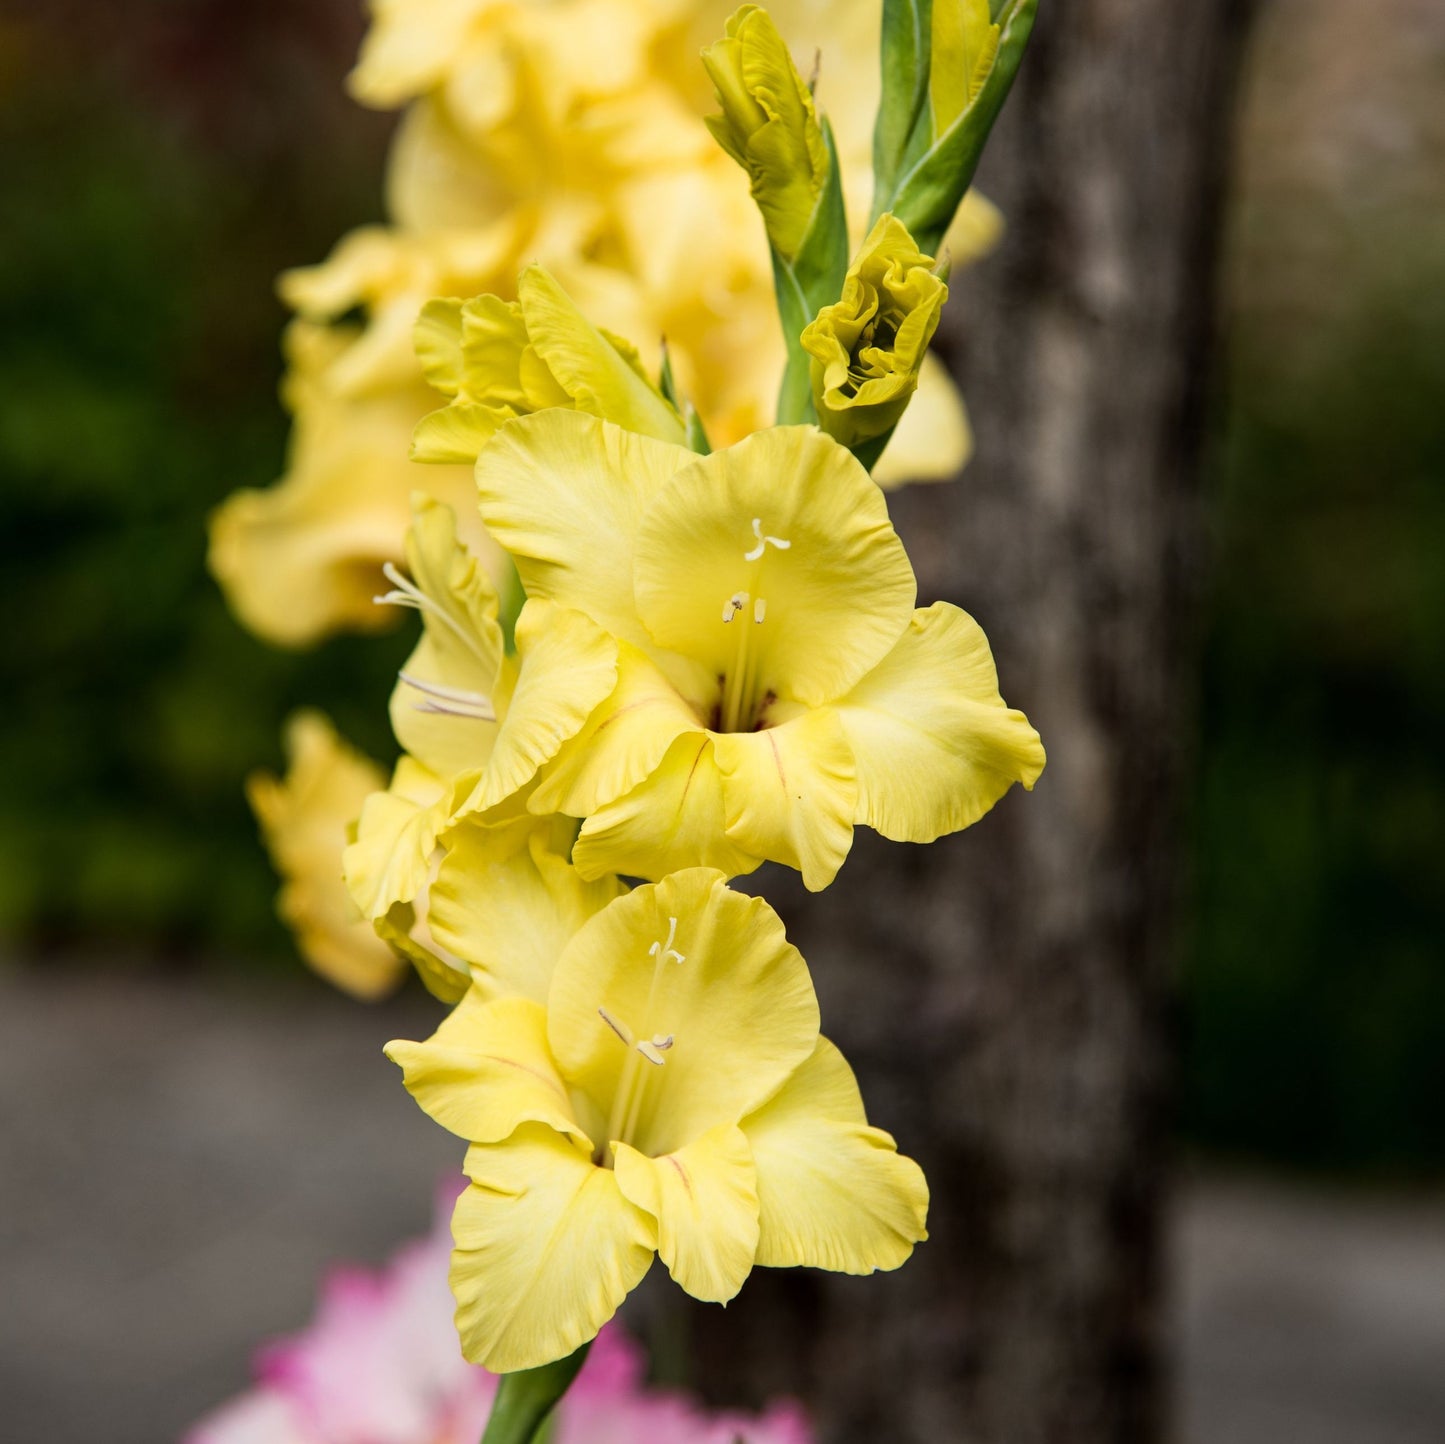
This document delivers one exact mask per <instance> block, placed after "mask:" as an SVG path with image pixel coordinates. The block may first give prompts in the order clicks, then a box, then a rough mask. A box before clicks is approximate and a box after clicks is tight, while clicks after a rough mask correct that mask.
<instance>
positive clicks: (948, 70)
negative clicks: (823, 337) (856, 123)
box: [873, 0, 1037, 252]
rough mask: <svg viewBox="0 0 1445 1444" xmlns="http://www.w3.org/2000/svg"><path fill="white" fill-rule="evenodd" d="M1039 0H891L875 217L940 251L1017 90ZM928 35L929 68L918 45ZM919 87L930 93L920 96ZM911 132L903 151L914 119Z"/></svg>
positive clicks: (877, 133) (877, 149)
mask: <svg viewBox="0 0 1445 1444" xmlns="http://www.w3.org/2000/svg"><path fill="white" fill-rule="evenodd" d="M1036 10H1037V0H1004V3H1003V4H1001V5H999V6H997V7H996V12H995V11H993V10H991V7H990V5H989V3H988V0H931V4H924V3H921V0H888V3H887V4H886V8H885V11H884V34H883V81H884V93H883V102H882V105H881V107H880V110H879V117H878V128H877V130H876V131H875V143H874V158H875V182H876V188H875V193H874V198H873V214H874V217H875V219H876V218H877V217H878V216H880V215H882V214H883V213H884V212H886V211H892V213H893V214H894V215H895V216H897V218H898V219H899V220H900V221H902V222H903V223H904V225H906V226H907V227H908V229H909V230H910V231H911V232H912V234H913V236H914V237H915V239H916V240H917V241H918V244H919V245H920V246H921V247H922V248H923V249H924V250H925V251H930V252H931V251H936V250H937V248H938V245H939V243H940V242H941V241H942V239H943V235H944V232H945V231H946V230H947V229H948V226H949V224H950V222H951V221H952V220H953V216H954V212H955V211H957V209H958V206H959V203H960V202H961V201H962V200H963V197H964V193H965V192H966V191H967V190H968V187H969V185H970V184H971V183H972V181H973V176H974V172H975V171H976V170H977V169H978V163H979V160H980V158H981V157H982V155H983V149H984V146H985V144H986V143H987V141H988V137H989V132H990V131H991V130H992V129H993V124H994V121H995V120H997V119H998V114H999V111H1000V110H1001V109H1002V108H1003V103H1004V101H1005V100H1006V99H1007V98H1008V93H1009V90H1010V89H1011V87H1012V86H1013V81H1014V76H1015V75H1016V74H1017V73H1018V68H1019V64H1020V62H1021V61H1022V59H1023V54H1024V50H1025V48H1026V47H1027V45H1028V40H1029V35H1030V33H1031V32H1032V30H1033V24H1034V15H1035V12H1036ZM925 35H926V36H927V41H926V44H927V53H926V55H925V56H924V59H923V61H922V63H920V61H919V58H918V44H919V40H920V38H921V37H923V36H925ZM920 86H921V87H922V89H921V92H920ZM910 115H911V116H912V126H911V130H910V132H909V134H908V136H907V139H906V141H904V142H903V143H902V149H901V152H900V149H899V136H900V133H901V129H902V123H903V120H904V118H905V117H907V116H910Z"/></svg>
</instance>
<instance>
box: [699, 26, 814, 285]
mask: <svg viewBox="0 0 1445 1444" xmlns="http://www.w3.org/2000/svg"><path fill="white" fill-rule="evenodd" d="M702 63H703V65H704V66H705V67H706V69H707V73H708V76H709V78H710V79H711V80H712V83H713V86H714V88H715V89H716V91H717V98H718V103H719V104H720V105H721V106H722V114H721V115H713V116H708V118H707V128H708V129H709V130H710V131H711V132H712V133H713V136H714V138H715V139H716V140H717V143H718V144H719V145H720V146H722V148H723V149H724V150H725V151H726V152H727V153H728V154H729V155H730V156H732V158H733V159H734V160H735V161H737V163H738V164H739V165H740V166H742V168H743V169H744V170H745V171H746V172H747V173H748V179H749V181H750V182H751V186H752V192H753V198H754V200H756V201H757V203H758V209H759V210H760V211H761V212H762V213H763V221H764V224H765V226H766V228H767V232H768V239H769V240H770V241H771V242H772V245H773V249H774V250H775V251H777V252H778V254H779V255H780V256H782V257H783V258H784V259H785V260H788V259H791V258H792V257H793V256H794V255H795V254H796V253H797V251H798V249H799V247H800V246H801V245H802V244H803V238H804V237H805V236H806V235H807V233H808V227H809V226H810V225H811V224H812V220H813V213H814V211H815V210H816V208H817V204H818V197H819V195H820V194H821V193H822V190H823V185H824V182H825V181H826V180H827V177H828V148H827V146H826V144H825V143H824V141H823V131H822V127H821V126H820V125H819V124H818V112H817V110H816V109H815V108H814V105H813V97H812V95H811V94H810V93H809V91H808V87H807V86H806V85H804V84H803V81H802V78H801V77H800V76H799V75H798V72H797V70H796V68H795V67H794V65H793V58H792V56H791V55H790V54H789V53H788V46H787V42H786V41H784V39H783V37H782V36H781V35H779V34H778V28H777V26H776V25H774V24H773V21H772V17H771V16H769V14H768V12H767V11H766V10H763V9H761V8H760V7H758V6H757V5H744V6H743V7H742V8H741V9H740V10H738V11H737V12H736V13H735V14H733V15H732V17H731V18H730V19H729V20H728V23H727V33H726V35H725V37H724V38H723V39H722V40H719V41H718V42H717V43H716V44H715V45H711V46H709V47H708V48H707V49H706V50H704V51H703V55H702Z"/></svg>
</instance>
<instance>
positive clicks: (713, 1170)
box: [616, 1123, 758, 1304]
mask: <svg viewBox="0 0 1445 1444" xmlns="http://www.w3.org/2000/svg"><path fill="white" fill-rule="evenodd" d="M616 1152H617V1163H616V1168H617V1186H618V1187H619V1188H620V1189H621V1190H622V1193H623V1196H624V1197H626V1198H628V1199H631V1201H632V1202H633V1203H635V1204H636V1205H637V1206H638V1207H639V1208H642V1209H646V1211H647V1212H648V1213H650V1214H651V1215H652V1216H653V1218H655V1219H656V1220H657V1253H658V1257H659V1258H661V1259H662V1261H663V1263H665V1264H666V1265H667V1267H668V1271H669V1272H670V1273H671V1274H672V1276H673V1278H674V1279H676V1280H677V1282H678V1283H679V1284H681V1285H682V1287H683V1288H684V1289H686V1290H687V1292H688V1293H690V1294H691V1295H692V1296H693V1298H695V1299H702V1300H703V1301H704V1302H705V1303H713V1304H725V1303H727V1301H728V1300H729V1299H731V1298H734V1297H735V1296H736V1295H737V1292H738V1290H739V1289H740V1288H742V1286H743V1281H744V1280H745V1279H746V1278H747V1276H748V1274H749V1273H750V1272H751V1271H752V1267H753V1258H754V1256H755V1255H756V1254H757V1250H758V1190H757V1174H756V1171H755V1169H754V1168H753V1157H752V1153H751V1152H750V1150H749V1148H748V1140H747V1139H746V1138H745V1137H744V1136H743V1131H742V1129H741V1128H739V1127H738V1126H737V1125H736V1124H735V1123H724V1124H720V1125H719V1126H718V1127H717V1128H713V1129H710V1130H709V1131H708V1132H707V1133H704V1134H703V1135H702V1137H701V1138H696V1139H694V1140H693V1141H692V1142H691V1143H689V1144H686V1145H685V1146H684V1147H682V1148H679V1149H677V1150H676V1151H675V1152H673V1153H665V1154H663V1155H662V1157H661V1158H649V1157H647V1155H646V1154H644V1153H639V1152H638V1151H637V1150H636V1149H635V1148H632V1147H629V1146H628V1145H627V1144H626V1143H620V1144H618V1146H617V1150H616Z"/></svg>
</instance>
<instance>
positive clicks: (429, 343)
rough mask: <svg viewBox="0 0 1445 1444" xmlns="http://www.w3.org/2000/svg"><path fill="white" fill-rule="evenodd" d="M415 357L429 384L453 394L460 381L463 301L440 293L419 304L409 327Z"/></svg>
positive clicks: (444, 392) (456, 390)
mask: <svg viewBox="0 0 1445 1444" xmlns="http://www.w3.org/2000/svg"><path fill="white" fill-rule="evenodd" d="M412 341H413V343H414V345H415V346H416V359H417V360H418V361H420V362H421V369H422V374H423V375H424V376H425V377H426V379H427V384H428V385H429V386H434V387H435V388H436V389H437V390H438V391H440V392H441V393H442V395H443V396H455V395H456V394H457V392H458V391H459V390H460V389H461V385H462V303H461V301H459V300H458V299H457V298H456V297H454V296H453V297H439V298H438V299H437V300H435V301H428V302H427V303H426V305H425V306H423V307H422V308H421V314H420V315H419V316H418V317H417V318H416V326H415V328H414V329H413V331H412Z"/></svg>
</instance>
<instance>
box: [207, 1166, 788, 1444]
mask: <svg viewBox="0 0 1445 1444" xmlns="http://www.w3.org/2000/svg"><path fill="white" fill-rule="evenodd" d="M455 1196H456V1190H455V1189H454V1188H452V1189H448V1190H447V1192H446V1195H445V1197H444V1198H443V1199H442V1200H441V1202H442V1205H443V1206H442V1207H441V1208H440V1209H439V1210H438V1215H439V1216H438V1220H437V1225H436V1227H435V1228H434V1229H433V1230H432V1232H431V1234H430V1235H429V1236H428V1237H426V1238H424V1239H418V1240H416V1241H415V1242H413V1243H409V1244H406V1245H404V1246H403V1247H402V1248H401V1249H399V1250H398V1251H397V1252H396V1254H395V1255H394V1256H393V1257H392V1259H391V1261H390V1262H389V1263H388V1264H386V1265H385V1266H384V1267H382V1268H380V1269H367V1268H359V1267H342V1268H337V1269H335V1270H333V1271H332V1272H331V1273H330V1274H329V1275H328V1277H327V1278H326V1280H325V1281H324V1282H323V1284H322V1286H321V1300H320V1304H319V1306H318V1308H317V1310H316V1316H315V1318H314V1319H313V1320H312V1322H311V1325H310V1327H309V1328H307V1329H306V1330H305V1331H304V1332H302V1333H299V1334H296V1335H293V1336H292V1337H290V1338H287V1339H282V1340H279V1341H277V1342H276V1343H273V1344H269V1345H266V1346H265V1347H264V1348H262V1349H261V1350H260V1352H259V1353H258V1355H257V1357H256V1363H255V1374H256V1380H257V1385H256V1387H255V1388H254V1389H251V1390H250V1391H249V1392H247V1393H245V1394H242V1395H240V1396H239V1397H237V1398H236V1399H233V1400H232V1401H231V1402H230V1403H228V1404H225V1405H223V1406H222V1407H221V1408H219V1409H217V1410H216V1411H215V1412H214V1413H212V1414H210V1415H208V1416H207V1417H206V1418H205V1419H203V1420H201V1422H200V1423H199V1424H197V1425H195V1426H194V1427H193V1428H192V1429H191V1431H190V1432H189V1433H188V1434H187V1435H186V1437H185V1440H184V1444H477V1440H478V1439H479V1438H480V1437H481V1433H482V1429H483V1428H484V1426H485V1425H486V1421H487V1414H488V1412H489V1411H490V1409H491V1405H492V1395H493V1393H494V1392H495V1390H496V1385H497V1381H496V1377H495V1376H494V1375H492V1374H489V1373H487V1372H486V1370H485V1369H479V1368H477V1367H475V1366H474V1365H471V1364H468V1363H467V1362H466V1361H465V1360H464V1359H463V1358H462V1356H461V1349H460V1347H459V1345H458V1343H457V1336H456V1333H455V1331H454V1330H453V1328H452V1307H453V1305H452V1297H451V1291H450V1290H449V1289H448V1287H447V1265H448V1261H449V1259H450V1255H451V1246H452V1243H451V1232H450V1228H449V1225H448V1217H449V1215H450V1212H451V1204H452V1201H453V1199H454V1198H455ZM644 1369H645V1360H644V1357H643V1353H642V1349H641V1347H640V1346H639V1345H638V1344H637V1343H636V1342H634V1341H633V1340H632V1339H630V1338H629V1337H628V1336H627V1335H626V1334H625V1333H624V1332H623V1331H622V1329H621V1328H620V1326H619V1325H617V1324H616V1323H612V1324H609V1325H608V1326H607V1327H606V1328H605V1329H603V1331H602V1332H601V1334H599V1335H598V1337H597V1341H596V1343H595V1344H594V1345H593V1346H592V1352H591V1353H590V1354H589V1355H588V1356H587V1363H586V1365H585V1366H584V1368H583V1370H582V1372H581V1374H580V1375H579V1376H578V1378H577V1382H576V1383H575V1384H574V1385H573V1386H572V1388H571V1389H570V1390H569V1391H568V1393H567V1396H566V1398H565V1399H564V1400H563V1401H562V1404H561V1406H560V1407H559V1409H558V1413H557V1426H556V1432H555V1434H554V1435H553V1439H552V1444H636V1441H637V1440H638V1439H656V1440H665V1441H667V1444H812V1433H811V1431H810V1429H809V1428H808V1424H807V1421H806V1419H805V1417H804V1415H803V1412H802V1410H801V1408H799V1407H798V1406H797V1405H796V1404H792V1403H783V1404H776V1405H774V1406H773V1407H772V1408H770V1409H769V1410H768V1411H767V1412H766V1413H764V1414H761V1415H744V1414H735V1413H728V1414H718V1413H712V1412H709V1411H708V1410H706V1409H704V1408H703V1407H702V1406H701V1405H700V1404H698V1403H697V1402H696V1401H694V1400H693V1399H691V1398H689V1397H688V1396H687V1395H685V1394H682V1393H678V1392H675V1391H670V1390H662V1389H652V1388H648V1387H647V1386H645V1385H644V1384H643V1381H642V1375H643V1371H644Z"/></svg>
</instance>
